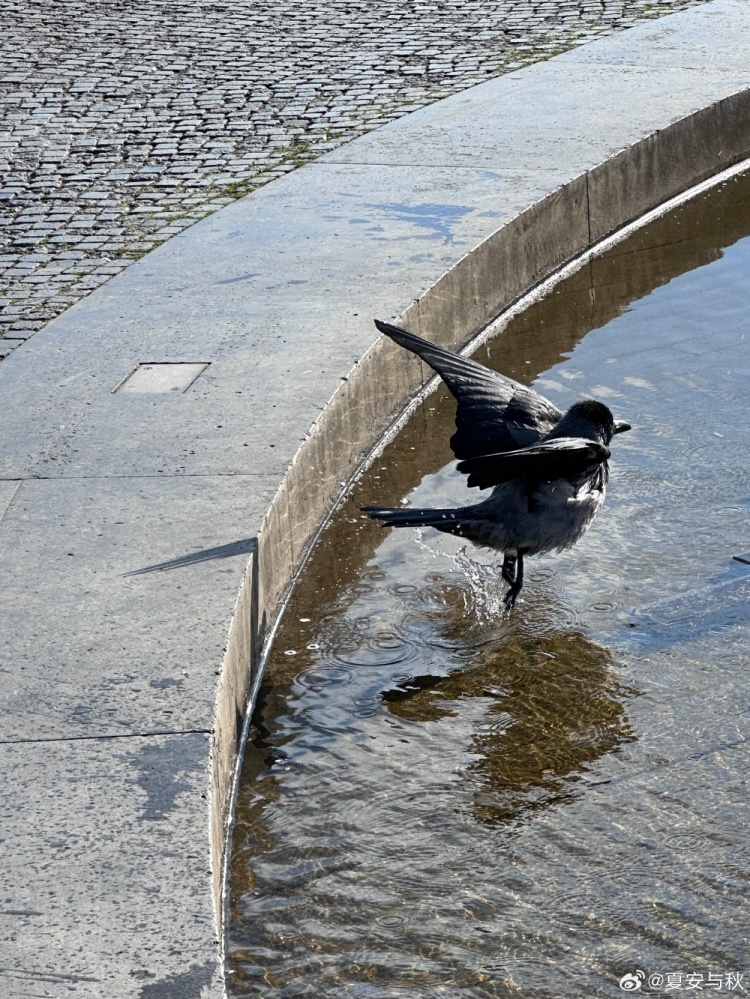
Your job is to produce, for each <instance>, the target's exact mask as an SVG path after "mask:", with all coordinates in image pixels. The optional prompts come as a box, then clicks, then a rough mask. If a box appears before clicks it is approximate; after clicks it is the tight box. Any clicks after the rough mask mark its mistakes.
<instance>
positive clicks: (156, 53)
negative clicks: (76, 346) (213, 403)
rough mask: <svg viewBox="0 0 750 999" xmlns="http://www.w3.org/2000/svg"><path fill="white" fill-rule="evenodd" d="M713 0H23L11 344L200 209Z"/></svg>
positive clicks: (6, 98) (9, 157)
mask: <svg viewBox="0 0 750 999" xmlns="http://www.w3.org/2000/svg"><path fill="white" fill-rule="evenodd" d="M697 2H701V0H655V2H653V0H652V2H647V0H619V2H614V0H555V2H552V0H541V2H538V0H428V2H423V3H416V4H413V5H410V6H404V5H403V4H401V3H396V2H394V0H377V2H376V0H329V2H328V3H326V4H319V3H311V2H309V0H308V2H299V0H278V2H274V3H268V2H250V0H238V2H227V0H225V2H217V3H192V2H190V3H188V2H184V0H144V2H143V3H139V4H138V5H133V4H131V3H129V2H127V0H114V2H112V3H109V4H107V5H106V7H102V6H100V5H93V6H92V5H91V4H88V3H84V2H82V0H58V2H56V3H55V4H54V5H50V4H48V3H47V2H45V0H8V2H6V3H5V4H4V5H3V31H2V33H1V34H0V358H2V357H5V356H6V355H7V354H8V353H9V352H10V351H11V350H13V349H14V348H15V347H17V346H18V345H20V344H22V343H23V342H24V341H25V340H26V339H28V337H29V336H31V335H32V334H33V333H34V332H35V331H36V330H38V329H40V328H41V327H42V326H44V325H45V324H46V323H47V322H49V321H50V320H51V319H53V318H54V317H55V316H57V315H59V314H60V313H61V312H63V311H64V310H65V309H67V308H68V307H69V306H70V305H72V304H73V303H75V302H77V301H79V300H80V299H81V298H83V297H84V296H86V295H87V294H88V293H89V292H90V291H92V290H93V289H94V288H96V287H97V286H99V285H101V284H102V283H104V282H105V281H107V280H108V279H109V278H110V277H111V276H112V275H114V274H117V273H118V272H119V271H121V270H122V269H123V268H124V267H126V266H127V265H128V263H130V262H131V261H132V260H134V259H138V258H139V257H140V256H142V255H143V254H144V253H146V252H148V250H149V249H151V248H153V247H154V246H156V245H158V244H159V243H161V242H163V241H164V240H165V239H168V238H169V237H170V236H172V235H174V234H176V233H178V232H180V231H182V230H184V229H185V228H187V227H188V226H190V225H192V224H193V222H195V221H196V220H198V219H200V218H203V217H204V216H205V215H207V214H210V213H211V212H213V211H215V210H216V209H217V208H220V207H221V206H223V205H225V204H228V203H229V202H230V201H232V200H234V199H235V198H237V197H239V196H241V195H242V194H246V193H247V192H249V191H251V190H253V189H255V188H256V187H259V186H260V185H262V184H265V183H267V182H268V181H269V180H272V179H274V178H275V177H277V176H280V175H282V174H284V173H287V172H289V171H290V170H293V169H294V168H295V167H296V166H298V165H299V164H300V163H303V162H305V161H306V160H308V159H310V158H312V157H314V156H316V155H318V154H320V153H322V152H325V151H328V150H331V149H333V148H335V147H336V146H339V145H341V144H342V143H344V142H346V141H347V140H348V139H351V138H353V137H354V136H356V135H359V134H361V133H363V132H365V131H368V130H369V129H372V128H374V127H375V126H377V125H380V124H383V123H384V122H387V121H389V120H391V119H393V118H396V117H398V116H400V115H403V114H405V113H407V112H409V111H411V110H414V109H415V108H418V107H421V106H422V105H424V104H427V103H430V102H432V101H435V100H437V99H439V98H442V97H446V96H448V95H449V94H452V93H455V92H457V91H459V90H462V89H465V88H467V87H470V86H473V85H474V84H476V83H481V82H483V81H485V80H487V79H488V78H490V77H492V76H497V75H500V74H502V73H505V72H509V71H511V70H514V69H517V68H518V67H520V66H522V65H526V64H528V63H531V62H535V61H538V60H543V59H547V58H549V57H550V56H551V55H554V54H556V53H558V52H561V51H563V50H564V49H566V48H570V47H571V46H574V45H577V44H580V43H582V42H585V41H588V40H590V39H592V38H595V37H597V36H599V35H604V34H608V33H610V32H612V31H615V30H617V29H621V28H626V27H629V26H631V25H633V24H635V23H636V22H637V21H639V20H642V19H644V18H648V17H655V16H659V15H662V14H666V13H671V12H674V11H677V10H681V9H683V8H686V7H690V6H694V5H695V4H696V3H697Z"/></svg>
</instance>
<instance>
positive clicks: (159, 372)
mask: <svg viewBox="0 0 750 999" xmlns="http://www.w3.org/2000/svg"><path fill="white" fill-rule="evenodd" d="M209 363H210V362H208V361H197V362H182V361H176V362H174V363H157V364H139V365H138V367H137V368H136V369H135V371H131V372H130V374H129V375H128V376H127V378H124V379H123V380H122V381H121V382H120V384H119V385H118V386H117V387H116V388H115V389H114V391H115V392H125V393H130V394H133V395H135V394H139V395H154V394H157V393H160V392H184V391H185V390H186V389H189V388H190V386H191V385H192V384H193V382H194V381H195V379H196V378H197V377H198V375H200V374H201V373H202V372H203V371H205V370H206V368H207V367H208V365H209Z"/></svg>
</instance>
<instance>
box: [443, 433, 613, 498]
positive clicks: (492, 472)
mask: <svg viewBox="0 0 750 999" xmlns="http://www.w3.org/2000/svg"><path fill="white" fill-rule="evenodd" d="M609 454H610V451H609V448H607V447H605V446H604V445H603V444H599V443H598V442H597V441H589V440H585V439H584V438H583V437H555V438H553V439H552V440H547V441H542V442H541V443H540V444H532V445H531V447H525V448H521V449H519V450H518V451H505V452H503V453H501V454H486V455H483V456H482V457H481V458H469V459H468V460H466V461H462V462H460V463H459V466H458V470H459V472H464V473H465V474H466V475H468V476H469V485H470V486H479V488H480V489H487V488H488V487H489V486H498V485H500V483H501V482H507V481H508V480H509V479H525V480H527V481H529V482H553V481H554V480H555V479H562V478H570V477H574V476H576V475H583V474H585V473H586V472H593V471H594V469H595V468H597V466H599V465H601V464H603V462H605V461H606V460H607V459H608V458H609Z"/></svg>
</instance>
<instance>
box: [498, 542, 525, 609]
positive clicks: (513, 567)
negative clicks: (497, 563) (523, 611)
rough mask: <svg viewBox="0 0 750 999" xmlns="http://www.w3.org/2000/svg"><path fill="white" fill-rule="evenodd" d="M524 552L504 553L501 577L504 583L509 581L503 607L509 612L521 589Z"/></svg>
mask: <svg viewBox="0 0 750 999" xmlns="http://www.w3.org/2000/svg"><path fill="white" fill-rule="evenodd" d="M524 554H525V553H524V552H522V551H520V552H518V553H517V554H516V555H506V556H505V560H504V562H503V569H502V572H503V579H504V580H505V581H506V583H510V589H509V590H508V592H507V593H506V594H505V609H506V611H507V612H508V613H509V614H510V612H511V611H512V610H513V608H514V607H515V605H516V598H517V597H518V594H519V593H520V592H521V590H522V589H523V556H524ZM511 573H512V575H511Z"/></svg>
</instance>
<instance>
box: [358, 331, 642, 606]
mask: <svg viewBox="0 0 750 999" xmlns="http://www.w3.org/2000/svg"><path fill="white" fill-rule="evenodd" d="M375 325H376V326H377V328H378V329H379V330H380V332H381V333H385V335H386V336H388V337H390V338H391V340H394V341H395V342H396V343H397V344H400V346H402V347H405V348H406V350H410V351H411V352H412V353H413V354H416V355H417V356H418V357H421V358H422V360H423V361H425V363H426V364H429V366H430V367H431V368H432V369H433V370H434V371H436V372H437V373H438V374H439V375H440V377H441V378H442V379H443V381H444V382H445V384H446V385H447V386H448V388H449V389H450V391H451V392H452V393H453V395H454V396H455V397H456V400H457V402H458V407H457V410H456V432H455V434H454V435H453V436H452V437H451V447H452V449H453V453H454V454H455V456H456V457H457V458H458V459H460V460H459V464H458V470H459V471H460V472H463V473H465V474H466V475H468V477H469V478H468V484H469V485H470V486H479V488H480V489H487V488H489V487H490V486H493V487H494V488H493V490H492V493H491V494H490V496H489V498H488V499H486V500H484V501H483V502H481V503H476V504H474V505H473V506H463V507H459V508H458V509H445V510H415V509H411V508H409V507H402V508H387V507H377V506H366V507H363V508H362V509H363V510H364V511H365V512H366V513H369V514H370V516H371V517H374V518H375V519H376V520H382V521H383V522H384V523H385V524H386V525H388V526H392V527H435V528H437V530H438V531H443V532H445V533H446V534H456V535H459V536H460V537H462V538H467V539H468V540H470V541H473V542H474V543H475V544H477V545H480V546H482V547H484V548H492V549H494V550H495V551H500V552H502V553H503V555H504V559H503V567H502V576H503V579H504V580H505V581H506V582H507V583H508V584H509V586H510V589H509V590H508V592H507V594H506V597H505V606H506V608H507V610H509V611H510V610H511V609H512V608H513V605H514V604H515V602H516V598H517V597H518V594H519V593H520V592H521V588H522V586H523V560H524V556H525V555H537V554H539V553H540V552H550V551H562V550H563V549H565V548H570V547H571V546H572V545H574V544H575V543H576V541H578V539H579V538H581V537H582V536H583V534H584V533H585V532H586V531H587V529H588V527H589V525H590V524H591V521H592V520H593V519H594V517H595V516H596V514H597V511H598V510H599V507H600V506H601V505H602V503H603V502H604V494H605V491H606V487H607V479H608V477H609V468H608V465H607V460H608V458H609V456H610V451H609V447H608V445H609V442H610V441H611V439H612V437H613V435H614V434H619V433H622V432H623V431H625V430H630V424H629V423H624V422H623V421H621V420H617V421H616V420H615V419H614V417H613V416H612V413H611V412H610V410H609V408H608V407H607V406H605V405H604V403H603V402H597V401H596V400H594V399H585V400H583V401H582V402H576V403H574V404H573V405H572V406H571V407H570V409H569V410H568V411H567V412H566V413H561V412H560V410H559V409H558V408H557V407H556V406H554V405H553V404H552V403H551V402H549V401H548V400H547V399H545V398H544V397H543V396H541V395H539V394H538V393H537V392H534V390H533V389H530V388H527V387H526V386H525V385H521V384H520V383H519V382H516V381H514V380H513V379H512V378H507V377H506V376H505V375H501V374H498V373H497V372H495V371H491V370H490V369H489V368H485V367H484V365H482V364H478V363H477V362H476V361H470V360H469V359H468V358H466V357H461V356H460V355H459V354H454V353H453V352H452V351H449V350H444V349H443V348H442V347H438V346H437V345H436V344H434V343H430V342H429V341H428V340H423V339H422V337H420V336H417V335H416V334H415V333H409V332H408V331H407V330H403V329H400V328H399V327H398V326H392V325H391V324H390V323H383V322H380V320H378V319H376V320H375Z"/></svg>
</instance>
